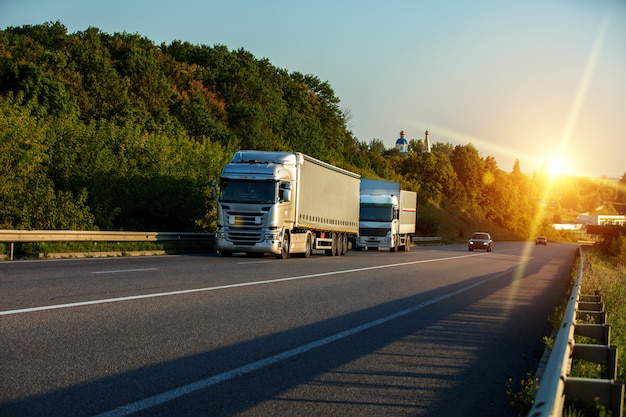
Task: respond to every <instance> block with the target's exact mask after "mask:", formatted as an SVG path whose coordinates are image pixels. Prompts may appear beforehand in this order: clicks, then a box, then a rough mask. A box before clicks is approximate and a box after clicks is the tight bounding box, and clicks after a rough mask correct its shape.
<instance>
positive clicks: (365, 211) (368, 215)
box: [359, 204, 393, 222]
mask: <svg viewBox="0 0 626 417" xmlns="http://www.w3.org/2000/svg"><path fill="white" fill-rule="evenodd" d="M359 220H362V221H369V222H371V221H375V222H390V221H392V220H393V206H390V205H385V204H361V213H360V214H359Z"/></svg>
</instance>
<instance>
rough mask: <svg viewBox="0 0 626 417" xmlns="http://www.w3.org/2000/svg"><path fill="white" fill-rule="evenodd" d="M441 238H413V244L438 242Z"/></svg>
mask: <svg viewBox="0 0 626 417" xmlns="http://www.w3.org/2000/svg"><path fill="white" fill-rule="evenodd" d="M440 240H441V236H413V242H438V241H440Z"/></svg>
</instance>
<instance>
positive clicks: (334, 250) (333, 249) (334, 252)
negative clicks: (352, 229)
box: [324, 232, 339, 256]
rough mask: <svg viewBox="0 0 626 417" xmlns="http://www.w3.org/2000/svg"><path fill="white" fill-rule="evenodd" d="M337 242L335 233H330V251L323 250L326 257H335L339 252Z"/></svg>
mask: <svg viewBox="0 0 626 417" xmlns="http://www.w3.org/2000/svg"><path fill="white" fill-rule="evenodd" d="M337 240H338V239H337V233H335V232H332V243H331V244H330V249H326V250H324V253H325V254H326V256H337V253H338V252H339V248H338V246H339V242H338V241H337Z"/></svg>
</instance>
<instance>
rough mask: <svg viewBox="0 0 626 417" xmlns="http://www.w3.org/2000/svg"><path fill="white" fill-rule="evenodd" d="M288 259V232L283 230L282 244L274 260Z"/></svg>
mask: <svg viewBox="0 0 626 417" xmlns="http://www.w3.org/2000/svg"><path fill="white" fill-rule="evenodd" d="M288 257H289V232H288V231H286V230H285V235H284V236H283V243H282V245H281V246H280V254H279V255H276V259H287V258H288Z"/></svg>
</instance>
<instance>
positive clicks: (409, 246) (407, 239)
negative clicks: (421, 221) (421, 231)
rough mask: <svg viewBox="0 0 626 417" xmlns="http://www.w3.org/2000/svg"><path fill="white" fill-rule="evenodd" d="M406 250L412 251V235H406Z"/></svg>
mask: <svg viewBox="0 0 626 417" xmlns="http://www.w3.org/2000/svg"><path fill="white" fill-rule="evenodd" d="M404 251H405V252H410V251H411V236H409V235H406V236H405V237H404Z"/></svg>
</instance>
